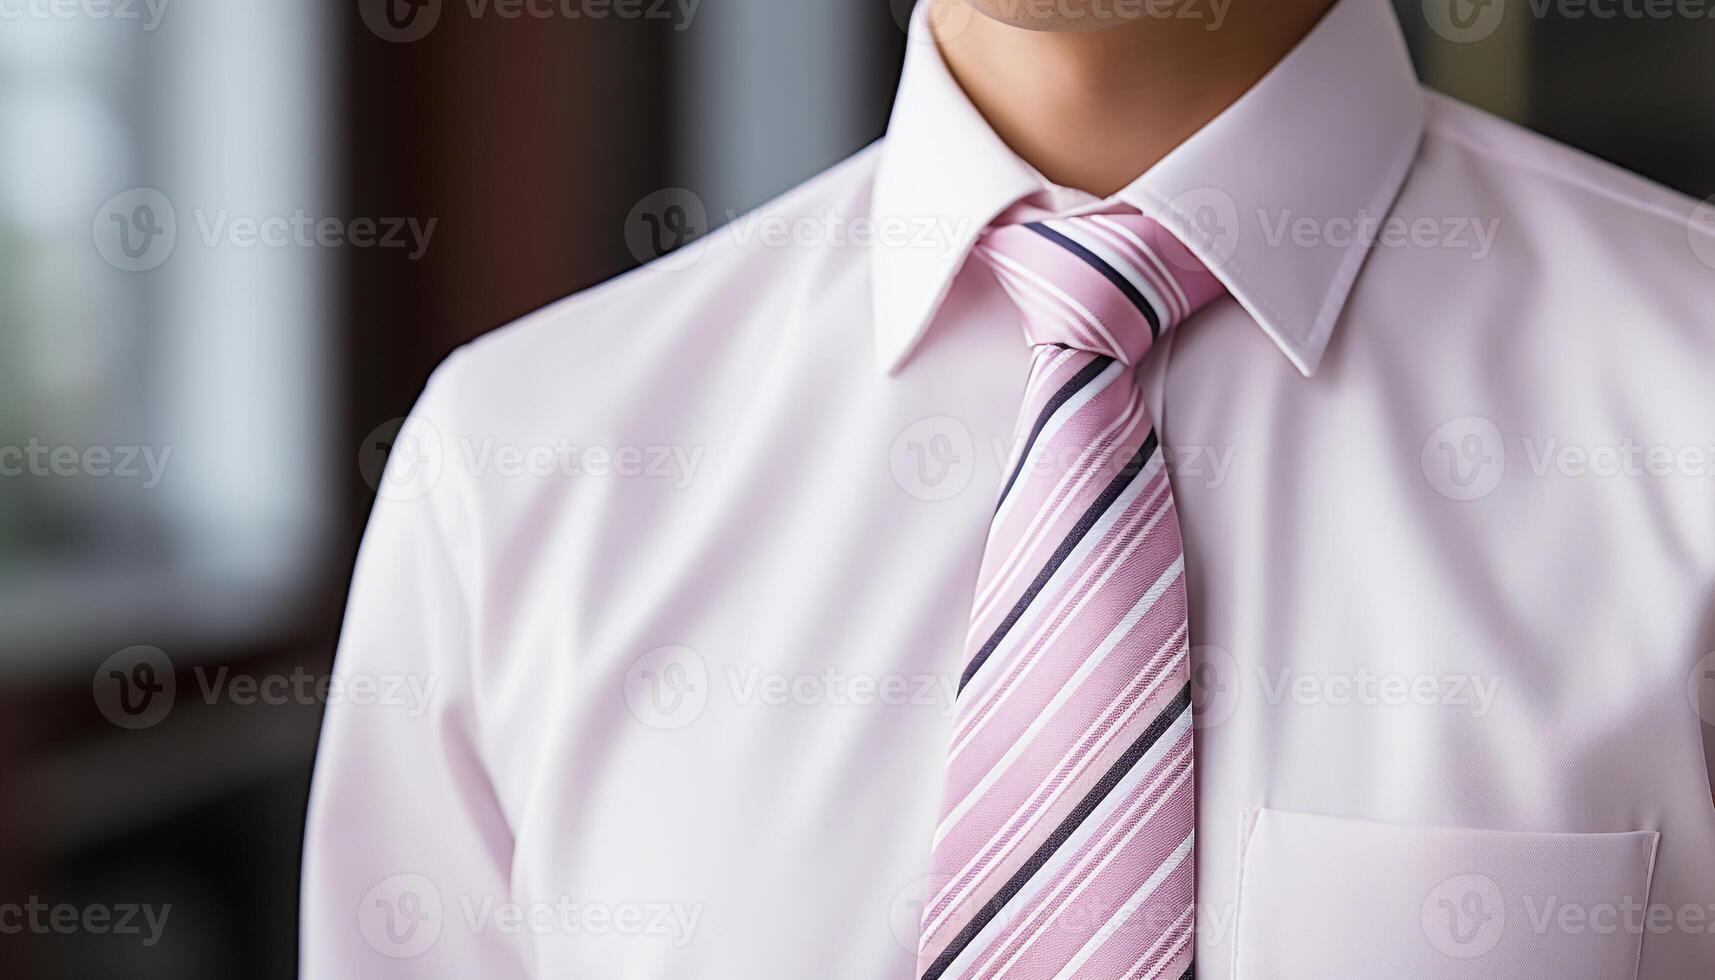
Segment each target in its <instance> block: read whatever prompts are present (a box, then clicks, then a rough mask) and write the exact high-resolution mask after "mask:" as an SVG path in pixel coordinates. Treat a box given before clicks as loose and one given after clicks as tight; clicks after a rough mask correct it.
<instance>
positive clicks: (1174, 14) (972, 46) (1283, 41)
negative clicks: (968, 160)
mask: <svg viewBox="0 0 1715 980" xmlns="http://www.w3.org/2000/svg"><path fill="white" fill-rule="evenodd" d="M927 2H930V3H933V4H935V6H936V7H937V8H939V9H936V10H932V11H931V13H932V16H931V17H930V23H931V24H932V25H933V28H934V33H935V39H936V42H937V44H938V46H939V47H940V49H941V55H942V58H943V59H944V60H945V61H946V63H947V67H948V69H949V70H950V71H951V72H952V75H953V78H954V79H955V80H957V81H958V83H959V85H960V87H962V88H963V89H964V90H965V94H966V95H967V96H968V97H969V98H970V100H971V102H972V104H974V105H975V106H976V108H977V111H978V112H980V113H982V115H983V118H985V119H986V120H987V121H988V123H989V125H990V126H991V127H992V128H993V129H994V131H995V132H996V133H997V134H999V136H1000V138H1001V139H1002V140H1004V141H1005V142H1006V144H1007V145H1008V146H1009V147H1011V148H1012V151H1013V152H1014V153H1017V154H1018V155H1019V156H1020V157H1021V158H1023V159H1024V160H1025V161H1026V162H1028V163H1029V164H1030V165H1031V166H1033V167H1035V168H1036V169H1037V170H1038V171H1039V172H1041V173H1042V175H1043V176H1044V177H1047V178H1048V179H1049V180H1051V181H1053V182H1054V183H1056V184H1059V185H1061V186H1063V187H1072V188H1076V189H1078V190H1082V191H1085V192H1087V193H1090V194H1093V195H1095V196H1097V197H1107V196H1109V195H1110V194H1113V193H1114V192H1116V191H1118V190H1120V189H1121V188H1123V187H1125V186H1126V185H1127V184H1129V183H1131V182H1132V181H1133V180H1135V179H1136V178H1137V177H1138V176H1139V175H1140V174H1142V173H1143V172H1144V171H1146V170H1148V169H1149V168H1150V167H1151V166H1154V165H1155V163H1156V162H1157V161H1159V160H1160V159H1161V158H1162V157H1164V156H1166V155H1167V153H1168V152H1169V151H1171V150H1172V149H1173V148H1174V147H1176V146H1178V145H1179V144H1180V143H1182V142H1184V141H1185V140H1186V139H1188V138H1189V137H1190V136H1191V135H1192V134H1193V133H1195V132H1197V130H1199V129H1201V128H1202V127H1203V126H1204V124H1206V123H1207V122H1209V120H1211V119H1213V118H1215V116H1217V115H1219V114H1220V113H1221V111H1222V110H1223V109H1225V108H1226V107H1227V106H1229V105H1231V104H1232V103H1233V102H1234V101H1236V100H1237V99H1238V97H1239V96H1241V95H1243V94H1244V93H1245V91H1246V90H1248V89H1249V88H1250V87H1251V86H1252V85H1254V84H1256V82H1257V80H1258V79H1260V78H1262V76H1263V75H1264V74H1266V73H1267V72H1268V70H1269V69H1270V68H1272V67H1274V65H1275V64H1276V63H1278V62H1279V61H1280V59H1281V58H1283V57H1285V56H1286V54H1287V52H1289V51H1290V50H1292V48H1293V46H1294V45H1296V44H1297V43H1298V42H1299V40H1301V39H1302V38H1303V37H1304V35H1306V34H1308V33H1309V32H1310V29H1311V28H1312V27H1314V26H1315V25H1316V22H1317V21H1318V20H1320V19H1321V17H1322V15H1323V14H1324V13H1326V12H1327V10H1328V8H1329V7H1331V6H1332V5H1333V0H1226V6H1219V5H1217V4H1216V3H1211V4H1207V5H1205V4H1196V3H1193V4H1185V3H1183V2H1174V3H1158V4H1155V5H1154V6H1153V8H1152V9H1154V10H1155V12H1154V13H1150V14H1144V15H1142V16H1139V17H1136V18H1134V19H1130V20H1112V21H1110V22H1108V23H1107V24H1106V25H1105V26H1100V27H1097V26H1096V23H1095V22H1093V21H1091V20H1085V21H1084V22H1082V23H1079V24H1077V25H1067V24H1060V25H1057V27H1056V28H1055V29H1037V28H1038V27H1039V25H1029V26H1019V25H1018V24H1017V23H1009V22H1007V21H1006V20H1004V19H1000V18H997V17H994V16H988V15H985V14H984V13H982V12H980V9H981V8H984V7H987V6H991V5H994V4H997V3H999V4H1007V3H1012V4H1017V3H1024V2H1028V0H927ZM967 7H972V8H978V9H960V8H967ZM1197 11H1200V12H1201V13H1200V14H1197V13H1196V12H1197ZM1217 18H1219V19H1217ZM1211 25H1216V26H1215V28H1214V29H1211ZM1068 28H1069V29H1068Z"/></svg>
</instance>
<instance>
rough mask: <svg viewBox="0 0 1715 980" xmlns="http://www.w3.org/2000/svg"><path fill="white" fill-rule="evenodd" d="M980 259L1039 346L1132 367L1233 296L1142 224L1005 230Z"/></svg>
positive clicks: (1091, 221)
mask: <svg viewBox="0 0 1715 980" xmlns="http://www.w3.org/2000/svg"><path fill="white" fill-rule="evenodd" d="M976 254H977V255H978V256H979V257H980V258H981V259H982V260H983V261H984V262H986V263H987V264H988V265H989V267H990V268H991V269H993V270H994V273H995V276H996V277H997V278H998V279H999V280H1000V284H1001V285H1002V286H1003V287H1004V288H1005V289H1006V291H1007V293H1008V294H1009V295H1010V296H1011V297H1012V299H1013V301H1014V302H1015V303H1017V304H1018V308H1019V310H1020V312H1021V313H1022V314H1023V317H1024V333H1025V337H1026V338H1027V339H1028V340H1029V341H1030V343H1031V344H1032V345H1035V346H1042V345H1055V346H1062V347H1071V348H1074V349H1077V350H1084V351H1090V352H1092V353H1096V354H1103V355H1106V356H1109V357H1113V358H1115V359H1117V360H1119V361H1121V362H1123V363H1125V364H1136V363H1137V362H1138V360H1139V359H1141V358H1142V357H1143V355H1144V354H1145V353H1146V352H1147V351H1148V350H1149V348H1150V346H1151V345H1152V344H1153V343H1154V342H1155V341H1156V339H1158V338H1159V337H1160V336H1161V335H1162V334H1165V333H1166V332H1167V331H1168V330H1171V329H1172V328H1173V327H1174V326H1175V325H1176V324H1179V323H1182V322H1184V321H1185V320H1186V319H1187V318H1189V317H1190V316H1191V314H1193V313H1195V312H1197V311H1198V310H1199V309H1201V308H1202V307H1204V306H1205V305H1207V304H1208V303H1209V302H1210V301H1211V300H1213V299H1215V298H1216V297H1217V296H1219V295H1221V293H1223V292H1225V288H1224V287H1223V286H1222V285H1221V283H1220V280H1218V279H1216V278H1215V277H1214V275H1213V274H1211V273H1210V272H1209V270H1208V269H1206V268H1205V267H1204V266H1203V264H1202V263H1201V262H1200V261H1198V259H1197V258H1196V256H1194V255H1192V254H1191V252H1190V250H1189V249H1187V248H1186V247H1185V246H1184V245H1183V244H1182V243H1181V242H1180V241H1179V240H1178V239H1177V238H1175V237H1174V236H1173V233H1172V232H1170V231H1168V230H1167V229H1166V228H1165V227H1163V226H1162V225H1161V224H1160V223H1159V222H1157V221H1155V220H1154V219H1151V218H1147V217H1144V216H1143V215H1140V214H1095V215H1081V216H1079V217H1074V218H1056V219H1051V220H1047V221H1032V222H1029V223H1027V224H1016V225H999V226H996V227H993V228H990V229H989V230H988V231H986V232H985V233H984V234H983V237H982V240H981V241H980V242H979V243H978V244H977V249H976Z"/></svg>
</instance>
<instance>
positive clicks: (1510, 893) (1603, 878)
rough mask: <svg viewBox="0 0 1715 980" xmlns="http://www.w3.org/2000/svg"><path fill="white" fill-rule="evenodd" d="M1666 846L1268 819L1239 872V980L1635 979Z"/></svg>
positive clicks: (1255, 832) (1590, 837)
mask: <svg viewBox="0 0 1715 980" xmlns="http://www.w3.org/2000/svg"><path fill="white" fill-rule="evenodd" d="M1659 836H1660V835H1659V834H1656V833H1654V832H1646V831H1637V832H1628V833H1601V834H1545V833H1515V832H1504V831H1488V830H1468V829H1460V828H1431V827H1411V826H1397V825H1392V824H1381V823H1372V822H1369V821H1363V820H1347V819H1340V818H1334V817H1321V816H1312V815H1309V814H1302V813H1292V812H1289V811H1283V810H1270V809H1265V810H1263V811H1261V813H1260V814H1259V815H1258V817H1257V820H1256V823H1255V825H1254V826H1253V827H1252V829H1251V831H1250V834H1249V837H1248V840H1247V843H1246V846H1245V853H1244V859H1243V862H1242V867H1241V871H1240V880H1239V902H1238V911H1237V935H1236V942H1235V945H1234V963H1233V976H1234V977H1235V980H1374V978H1376V977H1414V978H1415V977H1434V978H1438V980H1441V978H1446V980H1462V978H1479V977H1480V978H1499V977H1504V978H1507V980H1529V978H1545V980H1546V978H1553V980H1629V978H1635V977H1636V976H1637V972H1638V957H1639V954H1640V948H1641V942H1642V937H1643V935H1644V934H1645V923H1644V917H1645V910H1646V908H1647V905H1648V902H1649V883H1650V873H1651V871H1652V869H1653V866H1654V862H1655V851H1656V842H1657V839H1658V837H1659Z"/></svg>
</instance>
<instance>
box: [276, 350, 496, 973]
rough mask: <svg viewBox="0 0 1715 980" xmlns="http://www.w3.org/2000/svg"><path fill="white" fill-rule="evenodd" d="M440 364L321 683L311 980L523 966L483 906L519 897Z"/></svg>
mask: <svg viewBox="0 0 1715 980" xmlns="http://www.w3.org/2000/svg"><path fill="white" fill-rule="evenodd" d="M446 371H447V366H445V365H444V366H443V367H442V368H441V369H440V370H439V371H438V372H437V373H436V378H435V379H434V380H431V382H430V385H429V387H428V389H427V390H426V391H425V393H424V395H423V397H422V399H421V400H420V401H419V403H418V406H417V408H416V410H414V411H413V413H412V417H411V419H410V420H408V421H407V422H406V423H405V425H404V427H403V429H402V430H401V432H400V434H399V436H398V437H396V438H395V439H394V440H393V446H392V452H391V457H390V459H389V462H388V464H387V465H388V469H387V471H386V473H385V475H384V476H382V477H381V478H380V480H379V483H380V490H379V494H378V498H377V501H376V504H375V507H374V510H373V512H372V513H371V516H370V521H369V527H368V529H367V531H366V532H365V534H364V540H363V545H362V547H361V549H360V552H359V556H358V560H357V567H356V572H355V575H354V578H353V581H352V588H351V595H350V599H349V602H348V605H347V608H346V614H345V621H344V625H343V626H342V628H341V634H340V641H339V649H338V654H337V657H336V660H335V667H334V673H333V677H332V678H331V680H330V684H329V687H328V690H327V703H328V707H327V713H326V716H325V720H324V722H323V727H322V733H321V743H320V747H319V749H318V752H317V757H316V770H315V780H314V785H313V787H312V790H311V796H310V807H309V818H308V826H307V831H306V840H305V848H304V867H303V882H302V885H303V888H302V897H301V908H300V914H301V936H300V939H301V943H300V966H299V969H300V974H301V975H302V976H303V977H305V978H309V980H330V978H335V980H337V978H348V977H349V978H353V980H358V978H362V980H385V978H395V977H412V978H417V977H477V976H480V977H484V978H506V977H523V976H528V975H529V970H528V968H527V966H526V963H527V953H526V950H525V947H524V945H523V943H522V940H521V939H520V938H519V935H520V933H519V932H518V931H517V930H510V931H505V930H501V929H498V928H496V923H495V917H494V915H493V914H492V913H493V910H495V909H497V908H502V907H505V906H507V905H508V904H509V903H511V898H510V894H509V891H510V890H509V871H508V869H509V868H510V865H511V858H512V850H513V835H512V830H511V828H510V826H509V824H508V821H507V818H506V815H505V813H504V812H503V809H502V807H501V805H500V801H499V799H498V798H497V795H496V792H495V789H494V786H493V784H492V783H491V781H490V778H489V774H488V771H487V768H486V766H485V765H484V762H483V754H482V752H481V741H480V738H479V733H478V728H477V722H478V711H477V704H476V702H475V698H474V696H473V695H474V692H473V685H472V677H473V673H474V664H473V656H474V654H475V646H476V645H475V644H474V643H473V641H472V634H473V631H474V627H475V623H476V619H477V617H476V612H475V609H474V607H473V602H472V601H471V593H470V591H469V590H468V589H467V588H466V587H465V580H466V579H467V578H468V577H469V574H470V573H469V564H468V562H469V561H470V556H469V555H468V554H465V555H463V556H462V558H461V555H460V552H461V551H465V552H468V551H470V550H472V549H471V548H470V546H469V541H470V535H469V534H468V533H466V534H463V535H453V534H449V533H448V528H449V526H454V525H456V522H454V521H450V520H449V519H448V515H449V514H453V515H456V514H460V513H468V512H467V511H465V510H464V509H463V507H462V506H460V505H459V504H457V503H456V501H457V500H458V497H459V488H458V486H457V485H456V484H457V481H456V479H454V477H455V476H456V474H454V473H452V472H451V471H450V469H451V467H450V464H451V461H452V459H453V458H454V455H453V454H452V453H450V452H442V451H441V446H440V445H439V444H438V442H434V441H436V440H439V439H441V438H443V437H444V436H450V434H451V433H450V429H449V427H448V426H446V425H445V423H444V419H442V418H438V417H437V416H438V413H437V411H436V408H437V395H436V385H437V382H438V381H439V380H440V379H442V377H443V376H444V374H445V373H446ZM366 449H369V450H370V451H375V452H379V450H376V449H374V447H366ZM443 470H445V472H443ZM461 542H462V543H463V544H464V545H465V547H463V548H462V549H461V548H460V547H459V545H460V544H461ZM461 561H462V562H464V563H465V564H461Z"/></svg>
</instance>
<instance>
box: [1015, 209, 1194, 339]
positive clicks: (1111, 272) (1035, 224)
mask: <svg viewBox="0 0 1715 980" xmlns="http://www.w3.org/2000/svg"><path fill="white" fill-rule="evenodd" d="M1024 227H1026V228H1029V229H1030V230H1031V231H1034V232H1036V233H1037V234H1038V235H1041V236H1042V237H1043V238H1046V239H1048V240H1049V241H1051V242H1053V243H1054V244H1056V245H1058V246H1060V247H1061V248H1063V249H1065V250H1066V251H1068V252H1071V253H1072V254H1073V255H1076V256H1077V257H1078V258H1080V259H1083V260H1084V262H1085V264H1087V265H1089V266H1090V267H1091V268H1092V269H1095V270H1096V271H1097V272H1100V273H1101V274H1102V276H1103V278H1105V279H1107V281H1108V282H1111V283H1113V284H1114V288H1115V289H1118V290H1119V291H1120V292H1121V293H1124V294H1125V298H1126V299H1128V300H1130V301H1131V305H1133V306H1135V307H1137V309H1138V312H1140V313H1142V314H1143V318H1144V319H1145V320H1148V321H1149V335H1150V337H1152V338H1154V337H1160V336H1161V315H1160V314H1158V313H1156V312H1155V307H1153V306H1151V305H1149V300H1147V299H1144V298H1143V294H1142V293H1140V292H1138V291H1137V286H1135V285H1133V284H1132V281H1131V280H1130V279H1127V278H1126V277H1125V275H1124V274H1123V273H1121V272H1120V271H1119V270H1118V269H1116V268H1114V267H1113V266H1111V265H1109V264H1108V263H1107V262H1106V261H1105V260H1104V259H1103V258H1102V257H1101V256H1100V255H1097V254H1096V253H1094V252H1092V251H1090V250H1089V249H1087V248H1085V247H1084V246H1082V245H1079V244H1078V243H1077V242H1075V241H1073V240H1072V239H1070V238H1067V237H1066V236H1065V235H1062V234H1060V233H1059V232H1057V231H1055V230H1054V229H1052V228H1050V227H1048V226H1047V225H1045V224H1043V223H1041V222H1040V221H1032V222H1031V223H1029V224H1027V225H1025V226H1024Z"/></svg>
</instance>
